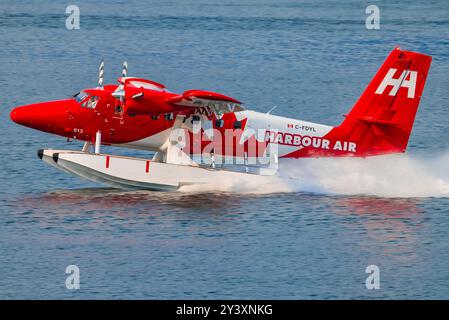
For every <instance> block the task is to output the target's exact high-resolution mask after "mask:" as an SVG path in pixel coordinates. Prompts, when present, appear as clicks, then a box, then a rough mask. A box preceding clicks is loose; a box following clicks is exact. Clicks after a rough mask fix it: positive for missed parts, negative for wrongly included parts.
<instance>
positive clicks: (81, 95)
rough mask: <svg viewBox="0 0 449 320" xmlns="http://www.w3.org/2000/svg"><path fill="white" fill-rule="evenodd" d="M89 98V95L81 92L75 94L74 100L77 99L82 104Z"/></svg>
mask: <svg viewBox="0 0 449 320" xmlns="http://www.w3.org/2000/svg"><path fill="white" fill-rule="evenodd" d="M87 96H88V95H87V93H85V92H83V91H81V92H78V93H77V94H74V95H73V98H75V100H76V102H78V103H80V102H81V101H83V100H84V99H86V98H87Z"/></svg>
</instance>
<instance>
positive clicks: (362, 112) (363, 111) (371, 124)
mask: <svg viewBox="0 0 449 320" xmlns="http://www.w3.org/2000/svg"><path fill="white" fill-rule="evenodd" d="M431 61H432V57H430V56H427V55H424V54H420V53H416V52H411V51H402V50H400V49H399V48H395V49H394V50H393V51H392V52H391V53H390V55H389V56H388V58H387V59H386V60H385V62H384V64H383V65H382V67H381V68H380V69H379V71H378V72H377V74H376V75H375V76H374V78H373V79H372V81H371V83H370V84H369V85H368V87H367V88H366V90H365V92H364V93H363V94H362V96H361V97H360V98H359V100H358V101H357V103H356V104H355V105H354V107H353V108H352V110H351V111H350V112H349V114H348V115H347V116H346V119H345V120H344V121H343V122H342V124H341V125H340V126H338V127H336V128H335V130H334V132H333V133H334V134H335V136H336V137H338V138H339V139H341V140H346V141H353V142H355V143H356V144H357V155H359V156H369V155H378V154H386V153H395V152H404V151H405V149H406V148H407V144H408V140H409V137H410V133H411V131H412V127H413V122H414V120H415V115H416V112H417V110H418V105H419V101H420V99H421V95H422V92H423V89H424V84H425V82H426V78H427V73H428V71H429V68H430V63H431Z"/></svg>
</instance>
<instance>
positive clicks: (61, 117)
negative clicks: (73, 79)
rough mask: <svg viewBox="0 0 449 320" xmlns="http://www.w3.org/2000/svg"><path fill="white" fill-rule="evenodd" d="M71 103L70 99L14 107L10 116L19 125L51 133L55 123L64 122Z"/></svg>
mask: <svg viewBox="0 0 449 320" xmlns="http://www.w3.org/2000/svg"><path fill="white" fill-rule="evenodd" d="M73 103H74V102H73V101H71V100H60V101H51V102H42V103H36V104H30V105H26V106H21V107H16V108H14V109H13V110H12V111H11V113H10V117H11V120H12V121H14V122H15V123H18V124H20V125H23V126H26V127H29V128H33V129H36V130H40V131H45V132H50V133H53V131H55V125H56V124H57V123H58V124H59V123H61V124H64V122H65V121H66V118H67V111H69V110H70V108H71V106H72V104H73Z"/></svg>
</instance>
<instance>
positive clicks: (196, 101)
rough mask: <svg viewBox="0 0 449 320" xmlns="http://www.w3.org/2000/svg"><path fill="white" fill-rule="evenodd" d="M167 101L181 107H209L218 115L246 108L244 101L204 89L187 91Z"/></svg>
mask: <svg viewBox="0 0 449 320" xmlns="http://www.w3.org/2000/svg"><path fill="white" fill-rule="evenodd" d="M167 103H169V104H172V105H176V106H180V107H192V108H205V109H207V108H209V109H211V110H212V111H213V112H215V114H217V115H223V114H225V113H231V112H238V111H243V110H245V108H244V107H243V105H242V103H241V102H240V101H238V100H236V99H234V98H231V97H228V96H225V95H224V94H221V93H217V92H211V91H204V90H188V91H185V92H184V93H183V94H182V95H177V96H174V97H170V98H168V99H167Z"/></svg>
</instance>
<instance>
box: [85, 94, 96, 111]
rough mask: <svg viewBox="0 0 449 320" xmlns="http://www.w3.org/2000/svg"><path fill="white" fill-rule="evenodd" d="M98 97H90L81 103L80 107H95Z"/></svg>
mask: <svg viewBox="0 0 449 320" xmlns="http://www.w3.org/2000/svg"><path fill="white" fill-rule="evenodd" d="M98 99H99V98H98V97H96V96H93V97H90V98H89V99H87V100H85V101H84V102H83V103H82V104H81V107H83V108H88V109H94V108H95V107H96V105H97V102H98Z"/></svg>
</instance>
